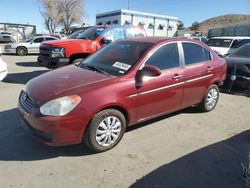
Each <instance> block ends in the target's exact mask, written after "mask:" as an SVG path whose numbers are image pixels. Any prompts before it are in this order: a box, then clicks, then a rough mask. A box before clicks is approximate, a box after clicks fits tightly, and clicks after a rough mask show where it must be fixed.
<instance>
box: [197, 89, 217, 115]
mask: <svg viewBox="0 0 250 188" xmlns="http://www.w3.org/2000/svg"><path fill="white" fill-rule="evenodd" d="M218 100H219V88H218V86H217V85H211V86H210V87H209V89H208V91H207V93H206V95H205V96H204V98H203V99H202V101H201V102H200V104H199V105H198V107H199V109H200V110H201V111H202V112H210V111H211V110H213V109H214V108H215V106H216V104H217V102H218Z"/></svg>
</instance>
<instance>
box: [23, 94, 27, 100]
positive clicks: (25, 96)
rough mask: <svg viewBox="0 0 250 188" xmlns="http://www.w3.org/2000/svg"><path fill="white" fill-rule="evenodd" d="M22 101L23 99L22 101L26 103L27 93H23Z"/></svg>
mask: <svg viewBox="0 0 250 188" xmlns="http://www.w3.org/2000/svg"><path fill="white" fill-rule="evenodd" d="M22 99H23V100H24V101H26V99H27V93H23V96H22Z"/></svg>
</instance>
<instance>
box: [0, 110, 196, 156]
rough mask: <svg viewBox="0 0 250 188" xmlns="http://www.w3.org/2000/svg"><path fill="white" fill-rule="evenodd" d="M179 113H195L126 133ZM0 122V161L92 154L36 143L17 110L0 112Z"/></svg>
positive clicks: (82, 149)
mask: <svg viewBox="0 0 250 188" xmlns="http://www.w3.org/2000/svg"><path fill="white" fill-rule="evenodd" d="M179 113H196V109H195V108H187V109H185V110H183V111H180V112H178V113H173V114H171V115H168V116H162V117H160V118H155V119H154V120H151V121H147V122H144V123H141V124H137V125H136V126H134V127H131V128H129V130H128V131H132V130H134V129H135V128H140V127H143V126H146V125H149V124H151V123H153V122H156V121H159V120H161V119H164V118H167V117H170V116H174V115H177V114H179ZM0 122H1V126H0V161H33V160H43V159H49V158H55V157H59V156H84V155H93V154H94V153H93V152H92V151H91V150H89V149H88V148H87V147H86V146H85V145H83V144H81V145H75V146H66V147H51V146H47V145H44V144H42V143H40V142H38V141H36V140H35V139H34V138H32V137H31V136H30V135H28V134H27V133H26V132H25V131H24V129H23V127H22V126H21V125H22V124H21V120H20V117H19V112H18V110H17V108H15V109H12V110H7V111H4V112H0Z"/></svg>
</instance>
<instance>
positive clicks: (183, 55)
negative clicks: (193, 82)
mask: <svg viewBox="0 0 250 188" xmlns="http://www.w3.org/2000/svg"><path fill="white" fill-rule="evenodd" d="M180 43H181V52H182V60H183V66H184V67H187V66H192V65H197V64H201V63H204V62H211V61H213V55H212V53H211V52H210V50H209V49H208V48H207V47H205V46H202V45H200V44H198V43H196V42H193V41H182V42H180ZM183 43H193V44H196V45H198V46H201V47H202V48H203V50H204V49H206V50H207V51H208V52H209V55H210V58H211V60H210V61H201V62H197V63H193V64H189V65H186V62H185V54H184V50H183Z"/></svg>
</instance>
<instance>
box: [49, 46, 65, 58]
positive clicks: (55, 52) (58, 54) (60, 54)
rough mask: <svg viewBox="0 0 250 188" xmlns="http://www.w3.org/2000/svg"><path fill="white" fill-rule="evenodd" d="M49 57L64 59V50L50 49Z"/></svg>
mask: <svg viewBox="0 0 250 188" xmlns="http://www.w3.org/2000/svg"><path fill="white" fill-rule="evenodd" d="M51 57H65V50H64V48H52V50H51Z"/></svg>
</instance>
